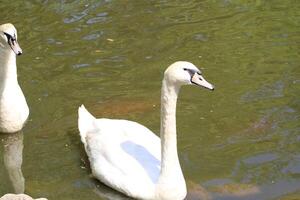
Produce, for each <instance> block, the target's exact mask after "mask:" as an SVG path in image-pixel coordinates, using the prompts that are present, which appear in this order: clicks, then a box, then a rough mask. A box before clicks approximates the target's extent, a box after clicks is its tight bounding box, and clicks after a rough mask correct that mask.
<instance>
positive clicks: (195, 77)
mask: <svg viewBox="0 0 300 200" xmlns="http://www.w3.org/2000/svg"><path fill="white" fill-rule="evenodd" d="M164 79H165V80H166V81H168V82H169V83H171V84H173V85H177V86H182V85H196V86H201V87H204V88H206V89H209V90H214V86H213V85H212V84H210V83H209V82H207V81H206V80H205V79H204V78H203V76H202V73H201V71H200V70H199V69H198V68H197V67H196V66H195V65H194V64H192V63H190V62H187V61H178V62H175V63H173V64H172V65H170V66H169V67H168V68H167V69H166V71H165V73H164Z"/></svg>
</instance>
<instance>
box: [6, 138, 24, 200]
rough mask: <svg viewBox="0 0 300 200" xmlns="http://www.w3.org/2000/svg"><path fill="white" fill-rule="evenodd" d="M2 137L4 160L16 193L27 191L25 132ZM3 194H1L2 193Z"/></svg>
mask: <svg viewBox="0 0 300 200" xmlns="http://www.w3.org/2000/svg"><path fill="white" fill-rule="evenodd" d="M1 138H2V144H3V149H4V151H3V160H4V166H5V168H6V170H7V173H8V176H9V179H10V182H11V184H12V186H13V188H14V193H16V194H21V193H24V191H25V179H24V176H23V173H22V162H23V133H22V132H18V133H12V134H5V135H3V137H1ZM0 196H1V195H0Z"/></svg>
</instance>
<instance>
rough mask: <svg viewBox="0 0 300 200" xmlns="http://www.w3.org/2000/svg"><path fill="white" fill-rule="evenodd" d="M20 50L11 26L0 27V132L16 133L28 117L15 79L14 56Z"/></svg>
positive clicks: (23, 98)
mask: <svg viewBox="0 0 300 200" xmlns="http://www.w3.org/2000/svg"><path fill="white" fill-rule="evenodd" d="M21 54H22V50H21V48H20V46H19V44H18V42H17V30H16V29H15V27H14V26H13V25H12V24H2V25H0V132H7V133H11V132H17V131H19V130H21V129H22V127H23V125H24V123H25V122H26V120H27V118H28V115H29V108H28V105H27V102H26V99H25V97H24V94H23V92H22V89H21V87H20V86H19V83H18V79H17V65H16V55H21Z"/></svg>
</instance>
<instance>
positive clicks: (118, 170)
mask: <svg viewBox="0 0 300 200" xmlns="http://www.w3.org/2000/svg"><path fill="white" fill-rule="evenodd" d="M182 85H196V86H202V87H205V88H207V89H210V90H213V89H214V87H213V85H211V84H210V83H208V82H207V81H206V80H205V79H204V78H203V76H202V74H201V71H200V70H199V69H198V68H197V67H196V66H194V65H193V64H192V63H189V62H185V61H178V62H175V63H174V64H172V65H171V66H169V67H168V68H167V70H166V71H165V73H164V78H163V81H162V89H161V90H162V91H161V124H160V125H161V128H160V136H161V139H160V138H159V137H158V136H156V135H155V134H154V133H153V132H151V131H150V130H149V129H148V128H146V127H144V126H143V125H141V124H138V123H136V122H133V121H127V120H113V119H105V118H101V119H96V118H95V117H93V116H92V115H91V114H90V113H89V112H88V111H87V110H86V109H85V107H84V106H83V105H82V106H81V107H80V108H79V109H78V115H79V117H78V128H79V131H80V136H81V141H82V142H83V144H84V146H85V151H86V153H87V155H88V158H89V161H90V165H91V169H92V173H93V175H94V177H95V178H97V179H98V180H100V181H101V182H103V183H104V184H106V185H108V186H110V187H112V188H114V189H115V190H117V191H119V192H121V193H124V194H125V195H127V196H130V197H133V198H137V199H146V200H182V199H184V198H185V196H186V192H187V190H186V183H185V179H184V177H183V174H182V170H181V167H180V163H179V159H178V154H177V138H176V102H177V96H178V93H179V90H180V88H181V86H182Z"/></svg>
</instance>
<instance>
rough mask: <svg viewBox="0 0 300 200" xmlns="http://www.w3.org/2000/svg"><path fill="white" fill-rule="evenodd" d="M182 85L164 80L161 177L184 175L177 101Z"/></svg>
mask: <svg viewBox="0 0 300 200" xmlns="http://www.w3.org/2000/svg"><path fill="white" fill-rule="evenodd" d="M179 90H180V87H179V86H177V85H172V84H170V83H168V82H167V81H166V80H163V84H162V93H161V130H160V134H161V148H162V152H161V159H162V160H161V175H160V178H161V179H167V180H168V179H169V178H170V177H173V178H174V177H176V176H178V174H179V176H182V173H181V168H180V164H179V159H178V154H177V136H176V103H177V97H178V93H179Z"/></svg>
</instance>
